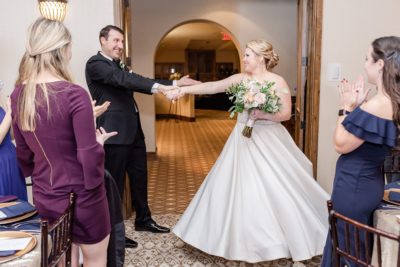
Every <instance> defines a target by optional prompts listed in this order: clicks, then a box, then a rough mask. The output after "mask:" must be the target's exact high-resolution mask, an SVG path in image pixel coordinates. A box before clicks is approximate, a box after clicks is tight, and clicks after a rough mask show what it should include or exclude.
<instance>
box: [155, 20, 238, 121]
mask: <svg viewBox="0 0 400 267" xmlns="http://www.w3.org/2000/svg"><path fill="white" fill-rule="evenodd" d="M237 43H238V42H237V41H235V38H234V36H232V34H231V33H230V32H229V31H228V30H227V29H226V28H224V27H223V26H221V25H219V24H217V23H215V22H212V21H208V20H193V21H187V22H184V23H181V24H179V25H177V26H175V27H174V28H173V29H171V30H170V31H169V32H168V33H166V34H165V35H164V36H163V38H162V39H161V40H160V42H159V44H158V47H157V49H156V52H155V57H154V64H155V68H154V70H155V74H154V76H155V78H156V79H170V78H172V76H171V75H175V76H179V75H189V76H190V77H191V78H193V79H196V80H200V81H202V82H207V81H214V80H220V79H224V78H226V77H228V76H230V75H232V74H234V73H237V72H240V68H241V66H240V64H241V62H240V54H241V53H240V50H239V49H240V48H239V49H238V47H237V45H236V44H237ZM155 105H156V114H157V116H158V117H160V116H161V117H162V116H174V117H178V118H181V119H188V120H194V119H195V109H215V110H228V109H229V107H230V106H231V103H230V101H229V100H228V98H227V96H226V94H224V93H221V94H216V95H202V96H185V98H184V99H181V100H179V102H178V103H177V104H176V105H175V106H172V105H173V104H171V102H169V101H168V100H167V99H166V98H165V97H164V96H161V95H160V96H159V95H157V96H156V99H155Z"/></svg>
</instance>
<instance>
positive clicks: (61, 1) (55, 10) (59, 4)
mask: <svg viewBox="0 0 400 267" xmlns="http://www.w3.org/2000/svg"><path fill="white" fill-rule="evenodd" d="M38 1H39V10H40V14H42V16H43V17H45V18H46V19H51V20H58V21H63V20H64V18H65V15H66V14H67V3H68V0H38Z"/></svg>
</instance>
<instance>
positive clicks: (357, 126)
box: [342, 107, 397, 147]
mask: <svg viewBox="0 0 400 267" xmlns="http://www.w3.org/2000/svg"><path fill="white" fill-rule="evenodd" d="M342 124H343V126H344V127H345V128H346V130H347V131H348V132H350V133H352V134H354V135H355V136H357V137H359V138H361V139H363V140H365V141H367V142H370V143H374V144H381V145H387V146H390V147H393V146H395V144H396V139H397V128H396V126H395V124H394V122H393V121H392V120H388V119H383V118H380V117H378V116H375V115H373V114H371V113H369V112H366V111H364V110H362V109H361V108H360V107H357V108H356V109H355V110H354V111H352V112H351V113H350V114H349V115H348V116H347V117H346V118H345V119H344V121H343V122H342Z"/></svg>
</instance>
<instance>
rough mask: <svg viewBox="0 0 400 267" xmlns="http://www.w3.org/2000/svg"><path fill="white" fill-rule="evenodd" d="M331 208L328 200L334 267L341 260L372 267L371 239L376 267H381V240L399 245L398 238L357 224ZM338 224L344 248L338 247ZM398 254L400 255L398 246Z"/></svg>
mask: <svg viewBox="0 0 400 267" xmlns="http://www.w3.org/2000/svg"><path fill="white" fill-rule="evenodd" d="M333 208H334V207H333V205H332V201H330V200H328V210H329V231H330V234H331V241H332V249H333V251H332V256H333V260H334V266H336V267H339V266H340V261H341V259H344V260H347V261H349V262H353V263H356V264H358V266H369V267H374V265H372V263H371V261H372V255H371V254H372V253H371V252H372V248H371V247H370V244H373V243H372V242H371V241H372V238H373V239H374V241H375V244H374V245H375V246H377V247H376V253H377V264H378V265H377V267H381V266H382V238H387V239H390V240H393V241H395V242H397V243H399V244H400V236H397V235H394V234H391V233H388V232H385V231H382V230H378V229H376V228H373V227H370V226H368V225H365V224H362V223H360V222H357V221H355V220H353V219H350V218H348V217H346V216H344V215H342V214H340V213H338V212H336V211H335V210H334V209H333ZM338 222H340V223H341V225H342V226H343V229H344V247H343V245H342V246H339V239H338ZM361 237H363V240H364V242H361V239H362V238H361ZM361 251H364V252H365V255H364V256H362V255H361V254H362V253H361ZM398 253H399V254H398V255H400V246H399V251H398ZM397 266H400V257H398V259H397Z"/></svg>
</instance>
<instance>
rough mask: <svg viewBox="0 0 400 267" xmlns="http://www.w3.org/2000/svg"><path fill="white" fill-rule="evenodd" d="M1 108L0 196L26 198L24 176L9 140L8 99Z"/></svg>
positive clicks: (9, 115) (9, 113) (9, 111)
mask: <svg viewBox="0 0 400 267" xmlns="http://www.w3.org/2000/svg"><path fill="white" fill-rule="evenodd" d="M4 108H5V109H3V108H2V107H1V106H0V196H5V195H14V196H17V197H18V198H19V199H21V200H25V201H26V200H28V197H27V194H26V183H25V177H24V176H23V175H22V172H21V170H20V169H19V167H18V162H17V154H16V151H15V146H14V144H13V143H12V142H11V135H10V128H11V107H10V101H9V99H8V101H7V105H6V106H5V107H4Z"/></svg>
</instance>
